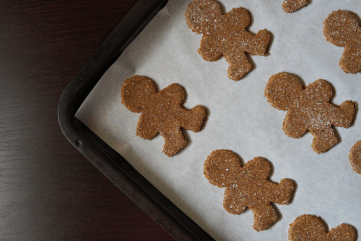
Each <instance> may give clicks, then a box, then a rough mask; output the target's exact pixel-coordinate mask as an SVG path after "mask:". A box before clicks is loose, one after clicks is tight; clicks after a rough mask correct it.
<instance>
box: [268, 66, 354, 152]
mask: <svg viewBox="0 0 361 241" xmlns="http://www.w3.org/2000/svg"><path fill="white" fill-rule="evenodd" d="M265 96H266V97H267V100H268V102H269V103H270V104H271V105H272V106H273V107H274V108H277V109H279V110H284V111H287V114H286V117H285V120H284V122H283V130H284V132H285V133H286V134H287V135H288V136H290V137H293V138H300V137H301V136H303V135H304V134H305V133H306V132H307V130H308V131H309V132H310V133H311V134H312V135H313V136H314V139H313V142H312V148H313V150H314V151H315V152H317V153H323V152H326V151H327V150H329V149H330V148H331V147H333V146H334V145H336V144H337V143H338V142H339V140H338V138H337V136H336V134H335V132H334V131H333V129H332V126H338V127H344V128H349V127H350V126H351V124H352V121H353V119H354V116H355V112H356V106H355V103H354V102H352V101H344V102H343V103H342V104H341V106H336V105H333V104H331V103H330V102H329V101H330V99H331V98H332V96H333V90H332V87H331V85H330V84H329V83H328V82H327V81H325V80H321V79H320V80H317V81H315V82H313V83H311V84H310V85H308V86H307V87H306V88H305V89H304V88H303V86H302V84H301V82H300V80H299V78H298V77H297V76H295V75H292V74H289V73H286V72H282V73H278V74H276V75H273V76H272V77H271V78H270V79H269V81H268V83H267V86H266V90H265Z"/></svg>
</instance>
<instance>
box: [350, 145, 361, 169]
mask: <svg viewBox="0 0 361 241" xmlns="http://www.w3.org/2000/svg"><path fill="white" fill-rule="evenodd" d="M348 157H349V159H350V163H351V166H352V168H353V170H354V171H355V172H357V173H358V174H361V141H358V142H356V144H355V145H353V146H352V148H351V151H350V154H349V156H348Z"/></svg>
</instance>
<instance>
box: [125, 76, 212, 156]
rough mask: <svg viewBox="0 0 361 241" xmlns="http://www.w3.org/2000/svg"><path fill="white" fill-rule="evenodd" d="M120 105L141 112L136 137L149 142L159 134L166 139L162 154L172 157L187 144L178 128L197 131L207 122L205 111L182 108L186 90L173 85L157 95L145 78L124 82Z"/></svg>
mask: <svg viewBox="0 0 361 241" xmlns="http://www.w3.org/2000/svg"><path fill="white" fill-rule="evenodd" d="M121 98H122V103H123V104H124V105H125V106H126V107H127V108H128V110H130V111H132V112H135V113H140V112H141V115H140V117H139V121H138V124H137V132H136V134H137V135H138V136H140V137H142V138H144V139H147V140H152V139H153V138H154V137H155V136H156V135H157V134H158V133H160V134H161V136H162V137H163V138H164V139H165V144H164V146H163V152H164V153H165V154H166V155H167V156H169V157H171V156H174V155H175V154H176V153H178V152H179V151H180V150H181V149H182V148H183V147H184V146H185V145H186V144H187V140H186V139H185V137H184V135H183V133H182V130H181V128H184V129H186V130H192V131H194V132H198V131H200V130H201V128H202V126H203V123H204V121H205V119H206V109H205V108H204V107H202V106H200V105H197V106H196V107H194V108H192V109H191V110H187V109H185V108H183V107H182V106H181V105H182V104H183V103H184V101H185V98H186V93H185V90H184V89H183V87H182V86H180V85H178V84H172V85H170V86H168V87H167V88H164V89H163V90H161V91H159V92H157V89H156V86H155V84H154V82H153V81H152V80H151V79H149V78H147V77H144V76H133V77H131V78H129V79H127V80H125V82H124V84H123V86H122V89H121Z"/></svg>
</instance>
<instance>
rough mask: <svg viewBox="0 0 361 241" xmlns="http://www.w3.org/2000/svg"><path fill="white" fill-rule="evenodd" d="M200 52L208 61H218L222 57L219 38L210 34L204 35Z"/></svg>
mask: <svg viewBox="0 0 361 241" xmlns="http://www.w3.org/2000/svg"><path fill="white" fill-rule="evenodd" d="M198 53H199V54H200V55H201V56H202V58H203V59H204V60H208V61H216V60H218V59H219V58H220V57H222V52H221V51H220V49H219V46H218V45H217V38H216V37H214V36H213V35H208V34H204V35H203V37H202V40H201V45H200V47H199V49H198Z"/></svg>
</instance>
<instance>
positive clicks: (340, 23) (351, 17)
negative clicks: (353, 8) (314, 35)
mask: <svg viewBox="0 0 361 241" xmlns="http://www.w3.org/2000/svg"><path fill="white" fill-rule="evenodd" d="M323 33H324V35H325V37H326V40H327V41H329V42H331V43H332V44H334V45H336V46H339V47H345V46H346V44H348V43H352V42H358V44H361V26H360V21H359V19H358V17H357V16H356V15H355V14H354V13H351V12H349V11H343V10H338V11H334V12H332V13H331V14H330V15H329V16H328V17H327V18H326V20H325V22H324V28H323Z"/></svg>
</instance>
